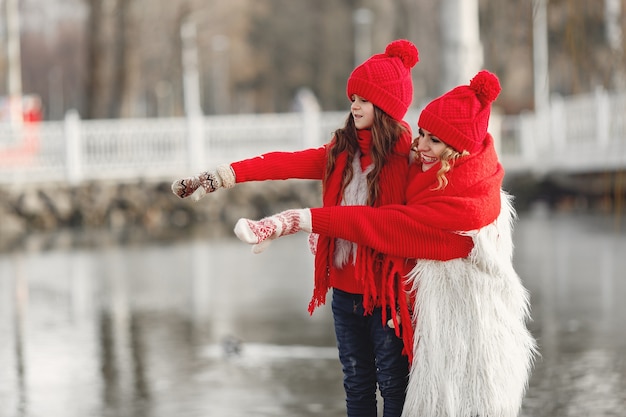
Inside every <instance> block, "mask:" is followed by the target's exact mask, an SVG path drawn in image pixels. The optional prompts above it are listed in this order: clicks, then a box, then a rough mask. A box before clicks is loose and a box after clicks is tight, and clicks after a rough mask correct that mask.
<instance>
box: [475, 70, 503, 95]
mask: <svg viewBox="0 0 626 417" xmlns="http://www.w3.org/2000/svg"><path fill="white" fill-rule="evenodd" d="M470 88H471V89H472V90H474V91H475V92H476V96H477V97H478V99H479V100H480V101H481V102H483V103H491V102H492V101H494V100H495V99H496V98H498V95H499V94H500V91H502V87H500V81H499V80H498V77H496V76H495V74H492V73H491V72H489V71H486V70H483V71H480V72H479V73H478V74H476V76H475V77H474V78H472V81H470Z"/></svg>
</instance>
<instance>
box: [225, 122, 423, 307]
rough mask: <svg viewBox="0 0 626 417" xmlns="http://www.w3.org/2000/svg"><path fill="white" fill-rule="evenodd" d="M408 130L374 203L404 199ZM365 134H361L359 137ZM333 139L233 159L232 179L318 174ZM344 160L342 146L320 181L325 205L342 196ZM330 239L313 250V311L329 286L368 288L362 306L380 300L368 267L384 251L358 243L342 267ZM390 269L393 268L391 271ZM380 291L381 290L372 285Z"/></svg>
mask: <svg viewBox="0 0 626 417" xmlns="http://www.w3.org/2000/svg"><path fill="white" fill-rule="evenodd" d="M405 127H406V128H407V132H406V133H405V134H404V135H402V137H401V138H400V140H399V141H398V143H397V145H396V148H395V150H394V154H393V155H391V156H390V158H389V160H388V161H387V163H386V164H385V165H384V167H383V168H382V170H381V173H380V179H379V181H380V194H379V199H378V201H377V202H376V206H381V205H387V204H404V203H405V199H404V196H405V191H406V183H407V180H408V169H409V164H408V161H409V152H410V146H411V141H412V137H411V136H412V135H411V130H410V128H409V126H408V125H406V124H405ZM364 133H365V132H363V131H361V132H360V133H359V136H360V137H359V145H360V148H361V152H362V155H361V164H362V167H366V166H367V165H369V163H370V162H371V158H370V156H369V155H368V152H367V151H368V150H367V149H366V148H367V146H369V144H370V142H369V137H367V135H366V138H364V137H363V134H364ZM364 139H365V140H364ZM330 146H332V142H331V143H328V144H326V145H324V146H322V147H320V148H316V149H307V150H304V151H298V152H271V153H267V154H264V155H261V156H258V157H254V158H251V159H247V160H243V161H239V162H234V163H232V164H231V167H232V169H233V171H234V172H235V178H236V182H237V183H241V182H247V181H264V180H278V179H290V178H299V179H313V180H322V179H323V178H324V172H325V169H326V164H327V159H328V150H329V147H330ZM347 163H348V161H347V154H346V153H345V152H344V153H342V154H340V155H339V156H338V157H337V160H336V162H335V169H334V171H333V173H332V174H331V175H330V178H329V179H328V181H326V183H325V184H324V187H323V195H322V201H323V206H324V207H332V206H337V205H340V204H341V201H342V198H343V196H342V195H341V193H340V190H341V183H342V173H343V168H344V167H345V165H346V164H347ZM334 250H335V239H334V238H330V237H328V236H320V238H319V240H318V245H317V253H316V256H315V290H314V295H313V298H312V300H311V304H310V306H309V311H310V312H313V310H314V309H315V307H317V306H319V305H321V304H324V302H325V297H326V293H327V292H328V289H329V288H331V287H333V288H338V289H341V290H344V291H346V292H349V293H353V294H364V295H366V294H367V297H366V298H367V301H365V302H364V304H365V306H366V309H367V310H368V311H371V309H372V308H373V307H374V306H376V305H381V304H383V303H384V301H383V302H381V301H380V300H378V299H377V297H376V296H370V295H369V293H370V292H371V290H372V289H373V288H375V287H380V286H381V285H382V284H381V283H382V282H383V281H384V278H383V275H388V274H390V273H389V271H387V272H383V270H382V269H381V268H376V270H375V268H373V265H374V262H375V261H376V264H377V265H382V264H385V263H389V261H387V260H385V259H383V258H385V256H384V255H382V254H380V253H376V252H374V251H372V250H371V249H365V248H357V252H358V254H357V258H356V264H352V263H351V262H349V263H348V264H347V265H345V266H344V267H343V268H336V267H335V265H334V263H333V253H334ZM392 275H393V274H392ZM373 292H374V293H377V292H378V293H380V291H376V290H374V291H373Z"/></svg>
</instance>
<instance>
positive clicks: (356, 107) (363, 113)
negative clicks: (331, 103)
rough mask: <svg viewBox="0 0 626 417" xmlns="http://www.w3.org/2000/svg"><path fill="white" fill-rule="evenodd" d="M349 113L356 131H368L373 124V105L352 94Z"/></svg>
mask: <svg viewBox="0 0 626 417" xmlns="http://www.w3.org/2000/svg"><path fill="white" fill-rule="evenodd" d="M351 100H352V105H351V106H350V112H351V113H352V117H353V118H354V125H355V126H356V128H357V129H359V130H360V129H369V128H371V127H372V125H373V124H374V104H372V102H371V101H367V100H365V99H364V98H363V97H360V96H357V95H356V94H352V97H351Z"/></svg>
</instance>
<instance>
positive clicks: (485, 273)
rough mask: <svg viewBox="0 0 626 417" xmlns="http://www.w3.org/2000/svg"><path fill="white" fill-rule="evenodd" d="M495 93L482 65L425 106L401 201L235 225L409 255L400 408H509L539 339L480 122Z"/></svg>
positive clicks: (506, 414) (428, 412) (516, 402)
mask: <svg viewBox="0 0 626 417" xmlns="http://www.w3.org/2000/svg"><path fill="white" fill-rule="evenodd" d="M499 93H500V83H499V81H498V79H497V77H496V76H495V75H494V74H491V73H489V72H487V71H481V72H479V73H478V74H477V75H476V76H475V77H474V79H472V81H471V82H470V84H469V85H468V86H460V87H457V88H455V89H453V90H451V91H449V92H448V93H446V94H444V95H442V96H441V97H439V98H437V99H435V100H433V101H432V102H431V103H429V104H428V105H427V106H426V108H425V109H424V110H423V111H422V113H421V114H420V118H419V122H418V125H419V126H420V130H419V136H418V138H417V139H416V141H415V142H414V147H413V150H414V154H413V164H412V166H411V168H410V174H409V175H410V180H409V184H408V186H407V193H406V194H407V203H406V205H404V206H403V205H390V206H385V207H377V208H374V207H331V208H319V209H303V210H287V211H286V212H283V213H280V214H278V215H275V216H271V217H268V218H266V219H262V220H261V221H259V222H252V221H250V220H247V219H241V220H240V221H239V222H238V223H237V225H236V227H235V232H236V234H237V236H238V237H239V238H240V239H241V240H243V241H245V242H247V243H252V244H258V243H259V242H262V241H263V240H264V239H273V238H276V237H279V236H281V235H283V234H288V233H295V232H297V231H298V230H305V231H309V232H311V231H312V232H314V233H320V234H323V235H328V236H333V237H337V238H342V239H347V240H350V241H352V242H356V243H357V244H359V245H365V246H368V247H371V248H373V249H375V250H377V251H380V252H382V253H386V254H389V255H393V256H400V257H404V258H408V259H412V264H413V265H414V266H413V267H412V269H411V270H410V272H409V273H408V274H407V282H408V283H409V284H410V286H411V298H412V300H413V301H412V305H413V309H414V312H413V325H414V327H415V338H414V342H413V356H414V360H413V362H412V367H411V374H410V380H409V385H408V388H407V398H406V403H405V407H404V413H403V415H404V416H420V417H468V416H499V417H514V416H517V414H518V413H519V410H520V407H521V401H522V397H523V394H524V391H525V389H526V386H527V381H528V377H529V373H530V369H531V366H532V361H533V357H534V355H535V353H536V346H535V341H534V339H533V337H532V336H531V334H530V332H529V331H528V329H527V327H526V320H528V318H529V300H528V294H527V291H526V289H525V288H524V287H523V285H522V283H521V280H520V278H519V276H518V275H517V274H516V272H515V270H514V268H513V262H512V255H513V245H512V236H511V233H512V221H513V219H514V218H515V211H514V209H513V207H512V205H511V199H510V197H509V196H508V195H507V194H505V193H504V192H502V191H501V184H502V178H503V176H504V171H503V169H502V166H501V165H500V163H499V162H498V158H497V155H496V152H495V148H494V144H493V139H492V137H491V135H489V133H487V126H488V123H489V117H490V110H491V102H492V101H494V100H495V99H496V98H497V96H498V94H499ZM281 219H283V220H284V219H287V220H289V221H291V223H289V221H288V222H287V223H282V224H280V225H279V224H278V223H277V220H281ZM257 231H263V233H257ZM459 238H461V240H457V239H459ZM463 248H465V249H463ZM459 251H460V252H463V251H464V254H463V255H461V256H458V252H459ZM392 319H393V320H394V323H397V321H398V318H397V317H393V318H392ZM400 319H401V321H402V320H403V319H404V317H403V316H402V315H400Z"/></svg>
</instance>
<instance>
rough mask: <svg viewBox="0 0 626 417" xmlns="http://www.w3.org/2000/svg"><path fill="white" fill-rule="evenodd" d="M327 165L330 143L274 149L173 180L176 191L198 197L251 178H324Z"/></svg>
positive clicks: (186, 195) (182, 195)
mask: <svg viewBox="0 0 626 417" xmlns="http://www.w3.org/2000/svg"><path fill="white" fill-rule="evenodd" d="M325 166H326V146H321V147H319V148H312V149H305V150H302V151H297V152H270V153H266V154H263V155H259V156H256V157H253V158H249V159H244V160H242V161H237V162H233V163H231V164H224V165H220V166H218V167H217V168H216V169H214V170H209V171H205V172H201V173H199V174H197V175H194V176H191V177H185V178H181V179H179V180H176V181H174V182H173V183H172V192H173V193H174V194H175V195H176V196H178V197H180V198H187V197H189V196H192V199H193V200H195V201H198V200H199V199H201V198H202V197H204V196H205V195H206V194H207V193H212V192H215V191H217V190H218V189H220V188H232V187H234V186H235V184H236V183H242V182H249V181H266V180H286V179H291V178H294V179H311V180H321V179H322V178H323V175H324V167H325Z"/></svg>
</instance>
